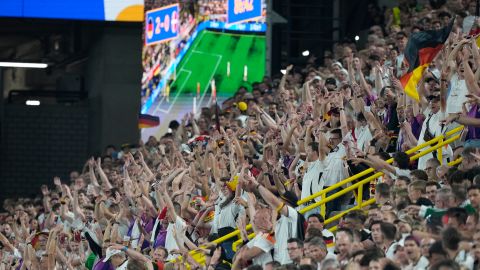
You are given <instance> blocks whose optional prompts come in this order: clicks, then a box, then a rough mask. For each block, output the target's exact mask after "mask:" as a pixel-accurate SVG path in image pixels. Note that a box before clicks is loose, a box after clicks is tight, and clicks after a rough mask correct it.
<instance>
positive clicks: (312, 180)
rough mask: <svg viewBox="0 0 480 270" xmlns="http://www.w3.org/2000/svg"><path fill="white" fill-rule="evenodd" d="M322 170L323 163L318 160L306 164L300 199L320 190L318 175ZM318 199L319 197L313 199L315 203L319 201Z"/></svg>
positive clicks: (321, 185) (323, 167)
mask: <svg viewBox="0 0 480 270" xmlns="http://www.w3.org/2000/svg"><path fill="white" fill-rule="evenodd" d="M324 169H325V166H324V162H323V161H321V160H319V159H317V160H316V161H314V162H310V163H309V164H308V169H307V171H306V172H305V175H304V176H303V181H302V194H301V198H302V199H304V198H306V197H308V196H310V195H312V194H315V193H317V192H319V191H320V190H322V188H323V182H322V181H321V180H320V173H321V172H322V171H323V170H324ZM320 199H321V198H319V197H318V198H315V201H319V200H320Z"/></svg>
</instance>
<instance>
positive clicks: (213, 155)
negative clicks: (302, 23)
mask: <svg viewBox="0 0 480 270" xmlns="http://www.w3.org/2000/svg"><path fill="white" fill-rule="evenodd" d="M400 2H401V5H400V6H399V7H397V8H395V9H393V10H392V9H391V10H387V11H386V12H385V17H384V19H383V21H384V23H382V24H381V25H373V26H372V27H371V28H370V33H369V37H368V44H367V46H366V48H365V49H363V50H357V48H356V46H355V43H351V42H344V43H337V44H335V46H334V48H333V50H332V52H331V53H326V54H325V55H324V57H323V63H324V64H323V65H321V66H320V65H318V64H317V63H316V61H315V59H314V58H313V57H310V58H309V59H308V61H307V63H306V65H304V66H302V67H297V66H295V67H293V66H288V67H287V68H286V70H285V72H284V73H285V74H283V76H282V77H281V78H279V79H270V78H267V77H265V79H264V81H262V82H259V83H255V84H253V85H252V88H253V90H252V92H249V91H247V90H246V89H244V88H242V89H239V90H238V92H237V93H236V94H235V96H234V97H232V98H230V99H228V100H226V101H225V102H223V103H222V104H221V106H220V107H213V108H204V109H203V110H202V112H201V114H200V115H199V116H194V115H186V116H185V117H184V118H183V119H182V120H181V121H180V122H172V123H171V124H170V129H169V132H168V133H167V134H165V135H164V136H163V137H161V138H159V139H157V138H154V137H151V138H150V139H149V140H148V141H147V142H144V143H140V144H139V145H137V146H124V147H122V148H121V149H116V148H115V147H114V146H111V147H108V148H107V149H106V150H105V152H104V153H103V155H102V156H101V157H98V158H91V159H90V160H88V161H87V163H86V164H85V167H84V169H83V171H81V172H72V173H71V174H70V179H62V180H61V179H60V178H58V177H55V178H54V179H53V183H52V185H50V186H46V185H45V186H42V187H41V193H40V192H39V195H38V196H37V197H35V198H11V199H7V200H5V201H4V202H3V208H4V209H5V210H6V211H7V214H6V215H5V216H4V219H3V220H2V221H1V226H0V232H1V233H0V242H1V251H2V252H1V253H0V256H1V264H0V269H2V270H3V269H29V270H31V269H57V270H59V269H90V270H91V269H95V270H101V269H188V268H190V269H209V270H212V269H215V270H221V269H234V270H236V269H243V268H247V269H250V270H254V269H255V270H257V269H268V270H271V269H282V270H296V269H302V270H314V269H321V270H331V269H432V270H435V269H453V270H456V269H478V265H479V262H480V231H479V230H478V229H479V228H480V224H479V211H480V177H478V174H480V167H479V165H480V153H479V151H478V150H477V148H478V147H479V146H480V144H479V142H480V138H477V134H480V133H478V132H477V131H479V132H480V130H479V127H480V124H479V122H480V120H479V118H478V116H479V112H478V108H479V104H480V97H479V96H480V85H479V81H480V80H479V77H480V69H479V68H478V67H479V64H480V54H479V48H478V46H477V45H476V43H475V39H474V38H467V33H468V32H469V29H466V28H465V27H467V28H468V24H469V23H468V18H469V17H470V15H472V12H473V11H472V9H471V6H472V5H471V3H473V2H475V1H468V0H465V1H458V0H454V1H450V0H449V1H446V3H445V4H441V3H440V2H441V1H430V2H431V3H430V4H428V3H426V4H425V1H422V3H423V5H421V4H417V3H415V1H400ZM419 2H420V1H419ZM455 16H457V18H456V20H455V24H454V26H453V30H452V32H451V34H450V37H449V39H448V40H447V42H446V45H445V46H444V49H443V50H442V51H441V52H440V53H439V55H438V57H436V58H435V60H434V62H433V63H432V64H431V65H430V66H429V68H428V69H427V71H426V72H425V73H424V74H423V75H422V80H421V82H420V83H419V84H418V87H417V90H418V93H419V96H420V102H418V103H417V102H416V101H413V100H412V99H410V98H409V97H407V96H406V95H405V94H404V90H403V89H402V84H401V83H400V81H399V79H398V78H399V77H400V76H401V75H403V74H404V73H405V72H406V70H407V67H406V66H405V65H404V61H403V58H404V50H405V47H406V45H407V41H408V38H409V36H410V34H411V33H412V32H416V31H423V30H428V29H441V28H442V27H446V26H447V25H448V24H449V22H450V20H451V19H453V18H454V17H455ZM472 22H475V19H474V20H473V21H472ZM476 23H478V20H477V22H476ZM447 90H448V91H447ZM442 93H445V95H446V102H445V103H444V104H442V102H441V101H442V98H443V97H442V96H441V94H442ZM444 106H445V108H444V109H445V110H446V112H445V113H442V108H443V107H444ZM459 125H465V126H466V128H465V131H464V132H463V133H462V137H461V138H460V139H459V140H458V141H457V142H455V143H453V144H451V145H450V146H448V147H444V148H443V151H442V152H443V155H442V157H443V160H441V161H439V160H438V157H439V153H438V151H434V152H432V153H429V154H427V155H425V156H423V157H421V158H420V159H419V160H418V161H415V162H410V160H409V155H408V154H406V153H405V151H406V150H407V149H411V148H412V147H414V146H416V145H419V144H422V143H423V142H425V141H428V140H430V139H432V138H434V137H436V136H439V135H442V134H444V133H445V132H446V131H447V130H452V129H453V128H455V127H457V126H459ZM390 157H393V159H394V161H393V163H392V164H389V163H387V162H386V161H385V160H387V159H389V158H390ZM457 158H462V160H461V162H460V163H459V164H458V165H456V166H451V167H450V166H448V165H447V164H448V162H450V161H454V160H457ZM369 167H373V168H375V169H376V170H378V171H382V172H384V176H382V177H380V178H378V179H377V180H375V181H373V182H372V184H371V185H366V186H365V188H364V194H363V197H364V200H367V199H368V198H375V200H376V202H375V204H373V205H370V206H368V207H365V208H362V209H359V210H354V211H350V212H348V213H347V214H346V215H344V216H343V217H342V218H341V219H340V221H339V222H338V223H337V224H325V220H326V219H328V218H329V217H332V216H333V215H335V214H336V213H339V212H341V211H344V210H346V209H349V208H351V207H353V206H355V203H356V200H355V195H358V194H354V193H352V192H350V193H347V194H346V195H345V196H342V197H339V198H336V199H334V200H333V201H331V202H329V203H327V205H326V216H323V215H322V214H321V213H320V212H321V211H320V209H318V208H314V209H311V210H309V211H307V212H306V213H305V214H300V212H299V211H300V210H301V209H303V208H304V207H305V206H307V205H310V204H312V203H314V202H316V201H319V200H320V198H318V197H317V198H315V199H312V200H311V201H309V202H307V203H306V204H303V205H301V206H297V203H296V202H297V201H298V200H300V199H304V198H306V197H308V196H310V195H312V194H315V193H317V192H319V191H321V190H323V189H326V188H328V187H331V186H334V185H335V184H336V183H338V182H340V181H341V180H343V179H345V178H347V177H348V176H351V175H354V174H356V173H359V172H361V171H363V170H365V169H366V168H369ZM367 176H368V175H367ZM367 176H365V177H367ZM339 190H341V188H336V189H333V190H332V191H331V192H329V193H328V194H334V193H335V192H338V191H339ZM328 194H327V195H328ZM250 223H251V224H252V228H251V229H249V230H248V231H247V229H246V225H247V224H250ZM332 225H336V230H335V231H334V233H332V232H330V231H329V230H328V228H329V227H330V226H332ZM236 228H240V234H239V236H238V238H237V237H234V238H230V239H227V240H226V241H224V242H222V243H220V244H213V243H212V241H213V240H214V239H217V238H219V237H222V236H225V235H227V234H229V233H231V232H233V231H235V229H236ZM251 231H253V232H255V237H254V238H252V239H249V238H248V234H249V233H250V232H251ZM238 239H241V240H242V241H240V242H241V243H240V244H239V245H235V250H236V251H234V248H233V245H232V244H233V242H235V241H237V240H238ZM192 250H195V251H196V252H197V255H192V254H191V253H190V251H192ZM198 254H203V255H202V256H203V258H204V259H205V261H204V262H201V263H199V262H198V261H197V260H198V258H199V257H200V256H199V255H198Z"/></svg>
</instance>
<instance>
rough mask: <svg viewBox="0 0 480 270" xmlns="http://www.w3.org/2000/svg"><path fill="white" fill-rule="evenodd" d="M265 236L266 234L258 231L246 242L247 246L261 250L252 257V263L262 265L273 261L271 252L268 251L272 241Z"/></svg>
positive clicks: (270, 248)
mask: <svg viewBox="0 0 480 270" xmlns="http://www.w3.org/2000/svg"><path fill="white" fill-rule="evenodd" d="M266 237H267V236H266V234H263V233H260V234H257V235H256V236H255V237H254V238H253V239H252V240H250V242H248V243H247V247H248V248H253V247H257V248H259V249H261V250H262V251H263V253H261V254H260V255H258V256H257V257H255V258H253V259H252V261H253V264H256V265H261V266H262V267H263V266H265V264H267V263H269V262H271V261H273V258H272V254H271V253H270V251H271V250H272V248H273V243H272V242H270V241H268V240H267V239H266Z"/></svg>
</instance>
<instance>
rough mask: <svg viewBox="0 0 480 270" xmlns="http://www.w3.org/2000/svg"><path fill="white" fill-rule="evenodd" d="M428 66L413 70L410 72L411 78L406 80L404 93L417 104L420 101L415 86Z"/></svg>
mask: <svg viewBox="0 0 480 270" xmlns="http://www.w3.org/2000/svg"><path fill="white" fill-rule="evenodd" d="M428 65H429V64H424V65H421V66H419V67H417V68H415V69H414V70H413V71H412V76H411V77H410V79H409V80H408V82H407V84H406V85H405V93H406V94H407V95H408V96H409V97H411V98H413V99H414V100H416V101H417V102H419V101H420V97H419V96H418V91H417V85H418V82H419V81H420V79H421V78H422V76H423V71H424V70H425V69H426V68H427V67H428Z"/></svg>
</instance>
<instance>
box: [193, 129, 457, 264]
mask: <svg viewBox="0 0 480 270" xmlns="http://www.w3.org/2000/svg"><path fill="white" fill-rule="evenodd" d="M462 130H463V126H459V127H457V128H455V129H452V130H450V131H448V132H446V133H445V134H444V135H440V136H438V137H435V138H433V139H431V140H430V141H427V142H425V143H422V144H420V145H418V146H416V147H414V148H412V149H409V150H407V151H406V153H407V154H408V155H412V156H410V160H411V161H414V160H417V159H419V158H420V157H422V156H424V155H426V154H428V153H431V152H433V151H435V150H437V157H438V159H439V161H440V163H442V159H443V153H442V148H443V147H444V146H446V145H449V144H451V143H452V142H454V141H456V140H458V139H459V138H460V136H461V132H462ZM434 144H435V145H434ZM432 145H433V146H432ZM426 147H429V148H427V149H425V150H423V151H420V150H421V149H424V148H426ZM418 151H420V152H419V153H417V154H414V153H416V152H418ZM413 154H414V155H413ZM461 161H462V158H461V157H460V158H458V159H456V160H454V161H451V162H449V163H448V165H449V166H455V165H457V164H459V163H460V162H461ZM387 162H388V163H389V164H391V163H392V162H393V158H391V159H389V160H387ZM373 172H375V169H373V168H369V169H366V170H364V171H362V172H360V173H357V174H355V175H353V176H350V177H348V178H346V179H344V180H342V181H340V182H338V183H337V184H335V185H333V186H330V187H328V188H326V189H323V190H321V191H319V192H317V193H315V194H312V195H311V196H308V197H306V198H304V199H302V200H299V201H298V202H297V205H298V206H300V205H303V204H305V203H307V202H310V201H311V200H313V199H316V198H318V197H321V200H319V201H318V202H315V203H313V204H310V205H308V206H306V207H304V208H302V209H300V210H299V212H300V213H301V214H304V213H306V212H308V211H310V210H312V209H314V208H317V207H320V213H321V214H322V215H323V216H325V213H326V206H325V205H326V203H328V202H330V201H332V200H334V199H336V198H338V197H340V196H342V195H345V194H348V193H349V192H352V191H356V194H355V200H356V204H355V205H354V206H353V207H351V208H349V209H346V210H344V211H342V212H340V213H339V214H337V215H335V216H333V217H330V218H328V219H327V220H325V223H324V226H327V225H328V224H330V223H332V222H335V221H337V220H339V219H340V218H342V217H343V216H344V215H346V214H347V213H349V212H350V211H353V210H358V209H363V208H365V207H367V206H369V205H372V204H374V203H375V198H370V199H368V200H366V201H363V188H364V185H365V184H367V183H370V182H371V181H373V180H375V179H377V178H379V177H381V176H382V175H383V174H384V173H383V172H377V173H375V174H373V175H371V176H369V177H367V178H365V179H362V180H360V181H357V180H359V179H361V178H362V177H363V176H366V175H368V174H370V173H373ZM344 186H348V187H346V188H342V187H344ZM337 188H342V190H340V191H339V192H336V193H334V194H331V195H330V196H326V194H327V193H328V192H330V191H332V190H335V189H337ZM251 228H252V225H251V224H248V225H247V226H246V229H247V231H249V230H251ZM329 230H330V231H332V232H334V231H336V230H337V226H332V227H330V228H329ZM239 235H240V231H239V230H238V229H237V230H235V231H233V232H231V233H229V234H227V235H225V236H222V237H220V238H218V239H215V240H214V241H212V244H220V243H222V242H224V241H226V240H230V239H232V238H234V237H238V236H239ZM253 237H255V233H251V234H249V235H248V238H249V239H252V238H253ZM240 243H242V240H241V239H240V240H237V241H235V242H234V243H233V248H234V250H236V247H237V246H238V245H239V244H240ZM190 255H191V256H192V257H193V258H194V259H195V260H196V261H197V262H198V263H200V264H203V263H204V262H205V257H204V255H203V253H202V252H200V251H199V250H192V251H190Z"/></svg>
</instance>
